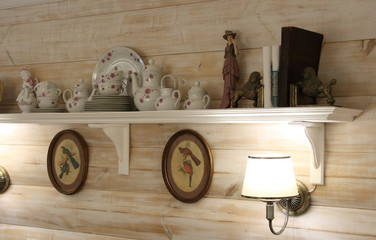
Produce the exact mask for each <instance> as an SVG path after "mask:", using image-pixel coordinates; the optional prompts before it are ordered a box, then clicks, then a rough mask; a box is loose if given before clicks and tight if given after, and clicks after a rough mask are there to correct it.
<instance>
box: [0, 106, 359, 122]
mask: <svg viewBox="0 0 376 240" xmlns="http://www.w3.org/2000/svg"><path fill="white" fill-rule="evenodd" d="M361 112H362V110H357V109H350V108H341V107H295V108H251V109H205V110H175V111H144V112H138V111H135V112H82V113H25V114H0V123H47V124H48V123H50V124H56V123H84V124H124V123H128V124H129V123H131V124H137V123H257V122H321V123H328V122H349V121H353V119H354V117H356V116H358V115H359V114H360V113H361Z"/></svg>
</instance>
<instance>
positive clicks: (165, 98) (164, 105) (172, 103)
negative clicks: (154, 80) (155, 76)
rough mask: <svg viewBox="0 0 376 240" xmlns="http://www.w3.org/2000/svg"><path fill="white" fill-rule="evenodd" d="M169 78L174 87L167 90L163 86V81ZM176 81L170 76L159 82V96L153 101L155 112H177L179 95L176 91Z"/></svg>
mask: <svg viewBox="0 0 376 240" xmlns="http://www.w3.org/2000/svg"><path fill="white" fill-rule="evenodd" d="M167 77H169V78H171V79H172V80H173V81H174V87H173V88H168V87H166V86H165V80H166V78H167ZM176 88H177V82H176V79H175V78H174V77H173V76H171V75H165V76H163V78H162V80H161V96H160V97H158V98H157V100H155V109H156V110H177V109H179V105H180V99H181V94H180V91H179V90H176Z"/></svg>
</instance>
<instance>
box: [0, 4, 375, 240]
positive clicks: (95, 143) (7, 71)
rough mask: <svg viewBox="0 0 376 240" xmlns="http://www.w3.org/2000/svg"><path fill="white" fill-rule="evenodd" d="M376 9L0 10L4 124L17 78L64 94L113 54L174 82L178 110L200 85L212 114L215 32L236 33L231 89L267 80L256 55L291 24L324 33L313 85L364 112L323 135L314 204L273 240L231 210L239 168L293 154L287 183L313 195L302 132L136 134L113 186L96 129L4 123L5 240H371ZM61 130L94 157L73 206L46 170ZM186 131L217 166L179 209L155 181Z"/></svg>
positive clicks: (250, 215) (245, 206) (154, 129)
mask: <svg viewBox="0 0 376 240" xmlns="http://www.w3.org/2000/svg"><path fill="white" fill-rule="evenodd" d="M33 1H34V0H33ZM37 1H39V0H37ZM47 1H48V0H47ZM6 2H8V4H9V1H6ZM6 2H5V3H6ZM34 3H35V1H34ZM375 7H376V2H375V1H372V0H365V1H356V0H348V1H340V0H334V1H324V0H318V1H311V2H307V1H305V2H301V1H297V0H293V1H278V2H275V1H270V0H268V1H250V0H249V1H243V0H234V1H229V0H203V1H201V0H194V1H187V0H183V1H176V0H168V1H159V0H158V1H147V0H137V1H136V0H131V1H121V0H109V1H101V0H70V1H57V2H48V3H44V4H36V5H23V6H22V5H19V6H17V7H14V8H6V9H5V8H3V9H1V5H0V80H1V81H2V82H3V85H4V89H5V95H4V98H3V101H2V102H1V105H0V112H17V111H18V112H19V109H18V107H17V105H16V101H15V99H16V97H17V95H18V93H19V91H20V89H21V85H22V81H21V78H20V76H19V71H20V70H21V69H22V68H27V69H29V70H30V71H31V72H32V74H33V75H34V76H35V77H38V78H39V80H40V81H47V80H49V81H54V82H56V83H57V84H58V86H59V87H60V88H61V89H62V90H64V89H67V88H73V86H74V84H75V83H77V81H78V79H80V78H84V79H85V81H86V82H88V83H90V82H91V76H92V73H93V70H94V66H95V64H96V62H97V59H98V58H99V57H100V56H101V55H102V54H103V53H104V52H105V51H106V50H108V49H110V48H112V47H116V46H127V47H129V48H132V49H133V50H135V51H136V52H137V53H139V55H141V57H142V59H143V61H144V62H147V61H148V60H149V59H151V58H152V59H154V61H155V63H156V64H158V65H161V66H163V72H164V74H171V75H173V76H175V77H176V78H177V79H178V82H179V89H180V90H181V92H182V95H183V99H184V98H185V96H186V95H187V91H188V90H189V89H190V87H191V86H192V85H193V84H194V82H195V81H200V82H201V86H203V87H204V88H205V89H206V90H207V91H208V93H209V95H210V96H211V97H212V108H218V106H219V103H220V101H221V98H222V92H223V80H222V74H221V71H222V63H223V49H224V47H225V44H226V42H225V41H224V40H223V39H222V34H223V32H224V30H226V29H231V30H233V31H235V32H237V33H238V36H237V37H236V40H237V42H238V45H239V49H240V55H239V56H238V62H239V66H240V80H239V82H238V83H237V85H238V88H239V87H240V86H242V85H243V84H244V83H245V81H247V79H248V76H249V74H250V73H252V72H253V71H260V72H261V73H262V47H263V46H265V45H276V44H279V42H280V29H281V27H282V26H287V25H293V26H297V27H301V28H306V29H309V30H312V31H317V32H320V33H323V34H324V36H325V44H324V46H323V50H322V53H321V62H320V67H319V78H320V79H321V80H322V81H323V82H329V81H330V79H332V78H336V79H337V84H336V85H335V86H334V88H333V93H334V96H335V99H336V104H338V105H340V106H344V107H349V108H358V109H362V110H364V111H363V113H362V114H361V115H360V116H359V117H358V118H357V119H356V120H355V121H354V122H351V123H339V124H334V123H333V124H326V135H325V183H326V184H325V185H324V186H318V187H317V189H316V191H315V192H314V193H312V195H311V197H312V199H311V200H312V201H311V204H312V205H311V207H310V209H309V210H308V211H307V213H306V214H305V215H303V216H299V217H293V218H290V220H289V224H288V228H287V229H286V231H285V232H284V233H283V234H282V235H281V236H279V237H275V236H273V235H272V234H271V233H270V232H269V229H268V223H267V221H266V220H265V206H264V203H262V202H259V201H249V200H245V199H243V198H242V197H240V193H241V187H242V181H243V175H244V168H245V164H246V159H247V156H248V155H250V154H257V153H265V152H277V153H285V154H291V156H292V157H293V162H294V170H295V172H296V177H297V178H298V179H299V180H302V181H303V182H304V183H309V161H308V158H309V150H308V147H307V145H306V139H305V137H304V135H303V132H302V131H301V129H297V128H294V127H292V126H286V125H283V124H132V125H131V129H130V130H131V136H130V145H131V149H130V175H129V176H119V175H118V174H117V170H118V169H117V167H118V162H117V161H118V159H117V155H116V150H115V147H114V146H113V143H112V142H111V140H110V139H109V138H108V137H106V135H105V134H104V133H103V132H102V130H101V129H92V128H88V127H87V126H85V125H80V124H60V125H38V124H0V133H1V134H0V136H1V138H0V165H1V166H4V167H5V168H6V169H7V170H8V172H9V174H10V176H11V186H10V188H9V190H8V191H7V192H6V193H4V194H2V195H1V197H0V205H1V206H2V207H1V208H0V223H1V224H0V238H1V239H11V240H13V239H54V240H56V239H57V240H60V239H68V240H76V239H87V240H102V239H110V240H133V239H179V240H181V239H183V240H185V239H228V240H233V239H237V240H243V239H244V240H245V239H320V240H321V239H360V240H366V239H367V240H369V239H375V238H376V230H375V228H374V226H375V224H376V222H375V219H376V199H375V196H376V190H375V189H376V177H375V176H376V172H375V166H376V165H375V161H374V155H375V153H376V137H375V136H376V132H375V129H376V128H375V127H376V126H375V119H376V97H375V96H376V85H375V84H376V83H375V81H373V79H374V78H375V77H376V67H375V66H376V64H375V63H376V58H375V56H376V55H375V54H376V53H375V45H376V44H375V42H376V41H375V39H376V31H374V30H373V29H374V26H373V23H374V22H375V18H376V17H375V14H374V9H375ZM262 74H263V73H262ZM320 100H322V101H325V99H320ZM61 106H64V103H63V102H61ZM241 106H243V107H250V106H251V102H250V101H243V102H242V103H241ZM64 117H69V114H68V113H67V114H66V115H64ZM64 129H72V130H75V131H77V132H78V133H80V134H81V135H82V136H83V137H84V139H85V141H86V142H87V144H88V149H89V173H88V177H87V180H86V182H85V184H84V186H83V188H82V189H81V190H80V191H79V192H78V193H77V194H75V195H72V196H65V195H62V194H60V193H59V192H57V191H56V190H55V189H54V188H53V187H52V185H51V183H50V181H49V178H48V174H47V170H46V165H47V163H46V156H47V151H48V146H49V144H50V142H51V139H52V138H53V137H54V136H55V134H56V133H58V132H59V131H61V130H64ZM182 129H192V130H194V131H197V132H199V133H200V134H201V135H202V136H203V137H204V138H205V140H206V141H207V142H208V144H209V146H210V147H211V150H212V154H213V159H214V175H213V180H212V183H211V186H210V188H209V190H208V192H207V194H206V195H205V196H204V198H202V199H201V200H200V201H198V202H196V203H194V204H184V203H181V202H179V201H177V200H175V199H174V198H173V197H172V196H171V195H170V194H169V192H168V190H167V189H166V186H165V184H164V182H163V178H162V174H161V158H162V153H163V149H164V146H165V144H166V143H167V141H168V139H169V138H170V137H171V136H172V135H173V134H174V133H175V132H177V131H179V130H182ZM308 187H309V188H312V187H313V186H310V185H309V184H308ZM275 214H276V218H275V220H274V223H275V226H276V228H279V227H280V226H281V225H282V223H283V216H282V214H281V213H280V212H279V211H278V210H276V211H275Z"/></svg>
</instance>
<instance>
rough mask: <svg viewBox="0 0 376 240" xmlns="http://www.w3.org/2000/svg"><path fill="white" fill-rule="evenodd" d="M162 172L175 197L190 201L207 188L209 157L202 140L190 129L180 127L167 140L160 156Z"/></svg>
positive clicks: (210, 160)
mask: <svg viewBox="0 0 376 240" xmlns="http://www.w3.org/2000/svg"><path fill="white" fill-rule="evenodd" d="M162 175H163V180H164V182H165V184H166V187H167V189H168V190H169V192H170V193H171V195H172V196H174V197H175V198H176V199H177V200H179V201H181V202H185V203H193V202H196V201H198V200H200V199H201V198H202V197H203V196H204V195H205V193H206V192H207V191H208V189H209V186H210V183H211V180H212V176H213V159H212V154H211V151H210V148H209V146H208V144H207V143H206V141H205V139H204V138H203V137H202V136H201V135H200V134H198V133H197V132H195V131H193V130H188V129H185V130H181V131H179V132H177V133H175V134H174V135H173V136H172V137H171V138H170V139H169V140H168V142H167V144H166V146H165V148H164V151H163V156H162Z"/></svg>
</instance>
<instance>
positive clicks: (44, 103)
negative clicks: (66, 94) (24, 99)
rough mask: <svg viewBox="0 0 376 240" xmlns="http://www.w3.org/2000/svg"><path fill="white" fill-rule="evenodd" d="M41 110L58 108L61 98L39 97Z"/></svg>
mask: <svg viewBox="0 0 376 240" xmlns="http://www.w3.org/2000/svg"><path fill="white" fill-rule="evenodd" d="M37 102H38V106H39V107H40V108H56V107H57V105H58V104H59V96H47V97H37Z"/></svg>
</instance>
